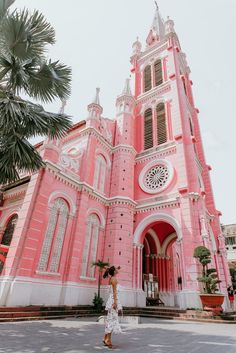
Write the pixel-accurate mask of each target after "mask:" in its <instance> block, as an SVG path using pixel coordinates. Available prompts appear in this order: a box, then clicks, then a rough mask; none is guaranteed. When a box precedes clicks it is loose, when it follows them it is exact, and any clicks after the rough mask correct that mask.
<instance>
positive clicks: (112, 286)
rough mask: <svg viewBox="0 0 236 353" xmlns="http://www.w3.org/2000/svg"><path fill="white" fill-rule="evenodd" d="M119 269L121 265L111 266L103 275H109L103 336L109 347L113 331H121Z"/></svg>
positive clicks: (104, 276)
mask: <svg viewBox="0 0 236 353" xmlns="http://www.w3.org/2000/svg"><path fill="white" fill-rule="evenodd" d="M119 269H120V267H117V268H115V266H111V267H109V268H107V269H106V271H105V273H104V275H103V278H107V277H108V276H109V298H108V300H107V303H106V307H105V310H106V311H107V317H106V324H105V336H104V338H103V343H104V344H105V346H107V347H109V348H112V342H111V335H112V333H121V328H120V324H119V319H118V312H119V311H120V310H122V306H121V303H120V300H119V295H118V292H119V284H118V281H117V278H116V276H117V274H118V270H119Z"/></svg>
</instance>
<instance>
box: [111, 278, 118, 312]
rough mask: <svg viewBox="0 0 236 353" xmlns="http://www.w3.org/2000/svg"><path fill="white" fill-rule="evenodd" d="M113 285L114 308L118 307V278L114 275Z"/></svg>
mask: <svg viewBox="0 0 236 353" xmlns="http://www.w3.org/2000/svg"><path fill="white" fill-rule="evenodd" d="M111 285H112V289H113V297H114V304H113V309H115V310H116V309H117V279H116V278H114V277H112V279H111Z"/></svg>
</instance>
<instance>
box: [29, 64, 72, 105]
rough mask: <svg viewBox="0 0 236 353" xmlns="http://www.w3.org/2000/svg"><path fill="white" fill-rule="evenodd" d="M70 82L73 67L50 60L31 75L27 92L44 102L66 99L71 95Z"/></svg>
mask: <svg viewBox="0 0 236 353" xmlns="http://www.w3.org/2000/svg"><path fill="white" fill-rule="evenodd" d="M70 84H71V68H70V67H68V66H66V65H64V64H62V63H60V62H59V61H55V62H52V61H51V60H49V61H48V62H44V63H43V64H42V65H41V67H40V68H39V69H38V70H37V71H34V72H33V73H32V74H31V75H30V79H29V87H28V90H27V94H28V95H29V96H32V97H34V98H35V99H40V100H41V101H43V102H52V101H53V100H54V99H55V98H60V99H66V98H68V96H69V95H70Z"/></svg>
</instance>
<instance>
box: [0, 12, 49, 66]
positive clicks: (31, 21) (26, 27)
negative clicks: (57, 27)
mask: <svg viewBox="0 0 236 353" xmlns="http://www.w3.org/2000/svg"><path fill="white" fill-rule="evenodd" d="M0 34H1V36H3V41H4V45H3V48H2V51H4V52H5V53H7V54H8V55H11V56H14V57H15V58H18V59H20V60H26V59H28V58H34V57H39V56H41V55H43V54H44V53H45V46H46V45H47V44H54V43H55V31H54V29H53V27H52V26H51V25H50V24H49V23H48V22H47V21H46V19H45V18H44V16H43V15H42V14H41V13H39V12H38V11H35V12H34V13H33V15H30V13H29V11H28V10H23V11H21V12H18V11H14V12H13V13H11V14H9V15H8V16H7V18H6V19H5V20H4V22H3V24H2V26H1V33H0Z"/></svg>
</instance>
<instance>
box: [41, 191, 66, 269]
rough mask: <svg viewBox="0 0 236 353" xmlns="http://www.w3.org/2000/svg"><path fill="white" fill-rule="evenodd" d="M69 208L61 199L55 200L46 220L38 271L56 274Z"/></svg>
mask: <svg viewBox="0 0 236 353" xmlns="http://www.w3.org/2000/svg"><path fill="white" fill-rule="evenodd" d="M68 216H69V207H68V205H67V203H66V201H65V200H64V199H62V198H58V199H56V200H55V202H54V204H53V206H52V209H51V212H50V215H49V220H48V226H47V230H46V234H45V238H44V242H43V247H42V252H41V257H40V260H39V265H38V270H39V271H47V272H58V268H59V263H60V258H61V252H62V246H63V241H64V237H65V233H66V226H67V221H68Z"/></svg>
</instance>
